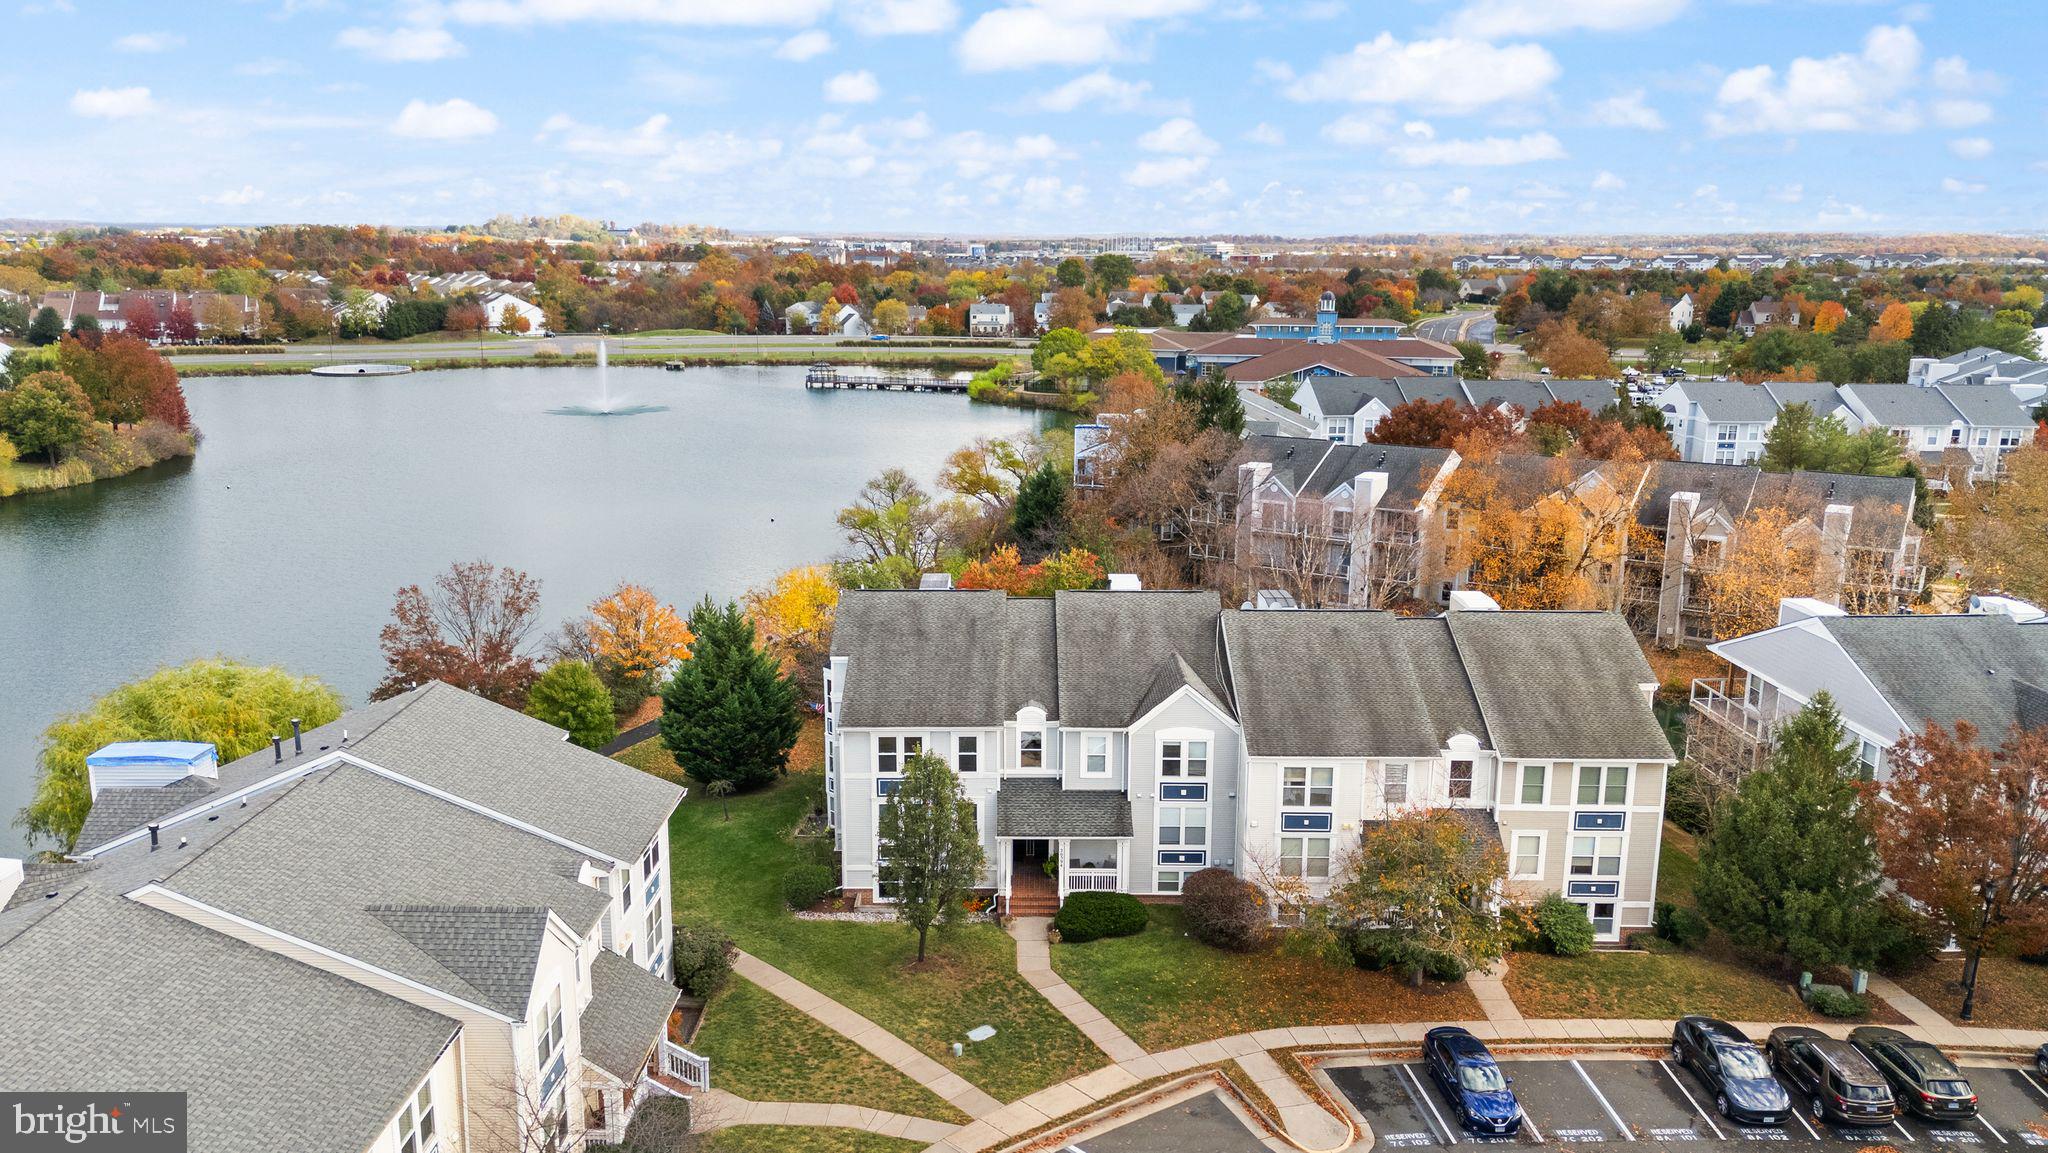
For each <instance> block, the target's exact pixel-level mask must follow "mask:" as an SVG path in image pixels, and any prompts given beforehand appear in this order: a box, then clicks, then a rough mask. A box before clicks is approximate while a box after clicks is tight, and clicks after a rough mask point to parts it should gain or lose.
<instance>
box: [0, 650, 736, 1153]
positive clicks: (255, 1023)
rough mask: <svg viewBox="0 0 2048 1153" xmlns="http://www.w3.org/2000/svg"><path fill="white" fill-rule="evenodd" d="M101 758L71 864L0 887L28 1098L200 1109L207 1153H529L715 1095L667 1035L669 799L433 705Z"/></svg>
mask: <svg viewBox="0 0 2048 1153" xmlns="http://www.w3.org/2000/svg"><path fill="white" fill-rule="evenodd" d="M202 748H204V747H203V746H202ZM95 761H96V763H95V764H94V766H93V785H92V787H93V794H94V795H93V799H92V808H91V811H90V814H89V816H88V818H87V820H86V822H85V825H84V828H83V829H82V831H81V833H80V835H79V837H78V839H77V842H76V843H75V845H74V846H73V847H72V849H71V851H70V853H69V855H68V858H67V859H65V860H63V861H55V862H52V861H40V860H39V861H30V862H25V863H24V862H7V863H5V867H0V987H5V988H8V989H11V990H19V991H24V992H26V991H28V990H33V991H34V995H32V996H19V997H9V998H6V999H5V1000H4V1001H0V1048H4V1049H5V1051H6V1052H7V1053H8V1055H9V1059H8V1068H9V1071H10V1084H11V1085H12V1087H14V1088H16V1089H37V1090H66V1091H98V1090H106V1089H119V1090H123V1091H129V1092H137V1091H152V1090H160V1091H174V1092H183V1093H186V1094H187V1095H188V1104H189V1111H190V1112H189V1126H190V1130H189V1133H190V1139H191V1143H192V1146H193V1147H194V1148H200V1149H207V1150H227V1151H231V1153H240V1151H244V1150H246V1151H249V1153H256V1151H259V1150H277V1149H291V1150H294V1151H328V1150H332V1151H334V1153H364V1151H368V1153H436V1151H438V1153H470V1151H478V1153H496V1151H499V1150H505V1151H517V1153H526V1151H528V1150H537V1149H563V1150H569V1149H581V1148H583V1147H584V1146H585V1144H586V1143H589V1142H595V1141H617V1140H618V1139H619V1138H620V1136H622V1135H623V1133H624V1130H625V1126H626V1123H627V1121H628V1120H629V1118H630V1116H631V1113H632V1111H633V1109H634V1108H635V1107H636V1106H637V1105H638V1104H639V1103H640V1102H641V1101H643V1100H644V1099H645V1098H646V1097H647V1096H648V1095H649V1094H652V1093H657V1092H668V1091H671V1089H672V1088H673V1089H675V1090H680V1089H682V1088H684V1087H685V1086H690V1085H703V1084H707V1083H708V1065H706V1064H705V1063H704V1062H702V1060H701V1059H699V1058H696V1057H695V1055H694V1054H690V1053H689V1052H688V1051H687V1050H685V1049H683V1048H681V1047H680V1046H678V1045H675V1044H674V1043H673V1042H671V1041H670V1040H669V1038H668V1035H667V1032H666V1030H667V1028H668V1024H669V1020H670V1016H671V1013H672V1011H673V1010H674V1008H675V1005H676V1001H677V990H676V988H675V986H674V984H673V983H672V981H671V965H670V957H669V950H670V929H669V925H670V921H671V895H670V885H669V875H668V864H667V862H668V858H669V845H668V832H667V829H668V818H669V815H670V813H671V812H672V811H673V810H674V808H675V806H676V804H677V802H678V801H679V800H680V799H681V797H682V790H681V789H680V788H678V787H677V786H675V785H671V784H669V783H667V782H665V781H662V780H660V779H658V778H656V777H653V776H649V775H646V774H643V773H640V772H638V771H635V770H633V769H630V768H628V767H626V766H623V765H620V764H619V763H617V762H614V761H611V760H610V759H608V758H605V757H602V756H599V755H597V754H595V753H591V752H588V751H586V750H583V749H580V748H578V747H576V746H575V745H572V744H570V743H569V742H568V740H567V734H565V733H563V732H562V731H561V730H560V729H557V728H555V727H553V726H551V725H547V724H544V723H542V722H540V721H537V720H534V719H532V718H529V717H526V716H524V715H522V714H520V713H517V712H514V711H513V710H510V709H506V708H503V707H501V706H498V705H496V704H492V703H490V702H488V701H485V700H483V699H481V698H479V697H475V696H471V695H469V694H467V693H464V692H462V691H460V690H458V689H454V688H451V687H449V686H447V685H443V684H429V685H427V686H424V687H422V688H419V689H416V690H413V691H412V692H409V693H406V694H404V695H403V696H400V697H397V698H394V699H392V700H389V701H384V702H379V703H375V704H372V705H369V706H367V707H365V708H362V709H357V710H355V711H353V712H350V713H347V714H344V715H343V716H342V717H341V718H339V719H338V720H336V721H334V722H333V723H331V724H327V725H322V726H320V727H317V728H314V729H312V730H310V731H307V732H305V733H303V734H301V733H296V732H295V733H294V734H293V735H292V736H290V737H283V738H280V739H278V740H276V741H274V743H273V745H272V747H270V748H266V749H263V750H261V751H259V752H257V753H254V754H252V755H250V756H247V757H243V758H241V759H239V760H236V761H233V762H231V763H228V764H216V763H215V761H214V758H213V757H212V756H211V755H210V753H207V752H200V751H195V750H193V749H190V748H172V749H161V748H158V747H155V746H154V745H152V744H148V743H145V744H143V745H141V746H140V747H137V746H133V745H130V746H116V747H111V748H109V749H106V750H102V752H101V753H100V754H95Z"/></svg>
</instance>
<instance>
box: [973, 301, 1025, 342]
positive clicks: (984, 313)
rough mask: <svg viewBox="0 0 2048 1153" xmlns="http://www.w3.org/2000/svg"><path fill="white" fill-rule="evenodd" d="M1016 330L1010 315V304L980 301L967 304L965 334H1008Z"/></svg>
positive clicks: (1014, 322)
mask: <svg viewBox="0 0 2048 1153" xmlns="http://www.w3.org/2000/svg"><path fill="white" fill-rule="evenodd" d="M1016 331H1017V322H1016V319H1015V318H1014V317H1012V316H1011V315H1010V306H1009V305H1007V304H996V303H992V302H990V301H982V302H981V303H979V304H970V305H968V306H967V335H969V336H1010V335H1012V334H1014V333H1015V332H1016Z"/></svg>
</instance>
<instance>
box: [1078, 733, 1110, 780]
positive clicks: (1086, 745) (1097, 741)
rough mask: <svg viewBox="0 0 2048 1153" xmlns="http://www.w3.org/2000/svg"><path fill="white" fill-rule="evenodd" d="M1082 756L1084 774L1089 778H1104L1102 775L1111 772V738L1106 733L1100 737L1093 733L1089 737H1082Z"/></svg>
mask: <svg viewBox="0 0 2048 1153" xmlns="http://www.w3.org/2000/svg"><path fill="white" fill-rule="evenodd" d="M1081 755H1082V758H1083V767H1082V771H1083V772H1085V773H1087V774H1088V775H1089V776H1091V777H1099V776H1102V775H1104V774H1106V773H1108V772H1109V736H1108V734H1106V733H1105V734H1100V735H1097V734H1093V733H1091V734H1089V735H1088V736H1085V737H1082V738H1081Z"/></svg>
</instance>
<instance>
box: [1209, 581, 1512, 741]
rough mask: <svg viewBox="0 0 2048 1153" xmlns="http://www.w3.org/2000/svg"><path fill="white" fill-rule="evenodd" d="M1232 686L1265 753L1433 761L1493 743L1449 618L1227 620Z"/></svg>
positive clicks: (1327, 614)
mask: <svg viewBox="0 0 2048 1153" xmlns="http://www.w3.org/2000/svg"><path fill="white" fill-rule="evenodd" d="M1223 635H1224V640H1225V644H1226V645H1227V646H1228V653H1229V658H1230V683H1231V687H1232V690H1233V693H1234V695H1235V697H1236V700H1237V705H1238V708H1239V710H1240V711H1241V715H1242V717H1243V724H1244V735H1245V743H1246V747H1247V749H1248V750H1249V752H1250V754H1251V755H1252V756H1255V757H1268V756H1325V757H1374V756H1390V757H1429V756H1435V755H1437V754H1438V753H1440V752H1442V750H1443V749H1444V746H1445V745H1446V743H1447V742H1449V740H1450V738H1451V736H1452V735H1453V734H1455V733H1459V732H1463V733H1469V734H1471V735H1472V736H1474V737H1477V738H1479V739H1480V740H1481V741H1482V742H1484V741H1485V740H1486V739H1487V728H1486V722H1485V720H1484V718H1482V717H1481V716H1480V713H1479V707H1478V702H1477V701H1476V700H1475V699H1474V698H1473V695H1472V690H1471V687H1470V685H1469V684H1468V683H1467V681H1466V679H1465V672H1464V670H1463V669H1462V668H1461V667H1459V662H1458V654H1457V651H1456V649H1455V648H1454V647H1453V646H1452V644H1451V638H1450V634H1449V632H1448V630H1446V629H1445V627H1444V625H1443V622H1442V621H1441V620H1437V619H1433V618H1402V617H1396V616H1393V615H1392V614H1390V613H1384V612H1377V611H1366V610H1357V609H1327V610H1289V611H1273V610H1257V609H1252V610H1245V609H1233V610H1230V611H1228V612H1225V613H1224V614H1223Z"/></svg>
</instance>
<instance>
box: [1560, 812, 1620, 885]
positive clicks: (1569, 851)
mask: <svg viewBox="0 0 2048 1153" xmlns="http://www.w3.org/2000/svg"><path fill="white" fill-rule="evenodd" d="M1580 837H1592V838H1594V844H1593V871H1592V872H1590V873H1574V872H1572V856H1573V854H1574V853H1575V852H1576V849H1575V848H1574V847H1573V845H1572V842H1573V841H1574V840H1577V839H1578V838H1580ZM1602 837H1613V838H1615V839H1616V840H1618V841H1620V842H1621V847H1620V848H1619V849H1617V850H1616V851H1615V854H1614V855H1615V859H1616V860H1617V861H1619V862H1620V863H1619V864H1618V865H1617V866H1616V868H1615V870H1614V872H1613V874H1612V875H1609V874H1606V873H1602V872H1601V871H1600V844H1599V839H1600V838H1602ZM1564 879H1565V882H1566V883H1567V884H1569V883H1570V882H1572V881H1614V882H1616V885H1617V893H1618V892H1619V889H1620V888H1622V887H1626V885H1627V883H1628V834H1627V833H1626V832H1618V831H1614V830H1608V829H1601V830H1591V829H1572V830H1570V831H1568V832H1567V833H1566V834H1565V842H1564ZM1582 899H1583V900H1593V899H1594V898H1591V897H1586V898H1578V897H1574V898H1573V900H1582ZM1599 899H1600V900H1606V899H1607V898H1605V897H1602V898H1599ZM1613 900H1614V901H1616V902H1617V903H1618V902H1619V901H1620V900H1621V897H1620V896H1619V895H1617V896H1615V897H1614V898H1613Z"/></svg>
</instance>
